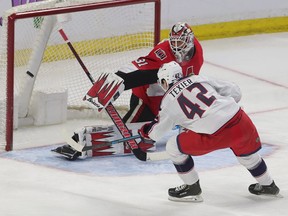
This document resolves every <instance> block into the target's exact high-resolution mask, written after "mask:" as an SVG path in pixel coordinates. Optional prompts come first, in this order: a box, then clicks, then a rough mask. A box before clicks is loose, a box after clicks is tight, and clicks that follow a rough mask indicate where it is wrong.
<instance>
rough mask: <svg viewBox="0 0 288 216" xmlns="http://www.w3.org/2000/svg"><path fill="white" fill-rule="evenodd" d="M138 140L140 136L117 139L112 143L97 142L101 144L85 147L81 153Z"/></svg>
mask: <svg viewBox="0 0 288 216" xmlns="http://www.w3.org/2000/svg"><path fill="white" fill-rule="evenodd" d="M138 138H141V136H140V135H135V136H131V137H129V138H121V139H117V140H112V141H103V142H102V141H101V140H100V141H98V142H101V143H100V144H97V145H92V146H85V147H84V148H83V149H82V151H88V150H93V149H99V148H102V147H108V146H111V145H115V144H118V143H122V142H127V141H128V140H131V139H138Z"/></svg>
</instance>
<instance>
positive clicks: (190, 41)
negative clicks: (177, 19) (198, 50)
mask: <svg viewBox="0 0 288 216" xmlns="http://www.w3.org/2000/svg"><path fill="white" fill-rule="evenodd" d="M169 44H170V47H171V50H172V52H173V54H174V55H175V57H176V59H177V62H178V63H181V62H183V61H189V60H190V59H191V58H192V56H193V53H194V33H193V31H192V29H191V27H190V26H189V25H188V24H187V23H177V24H175V25H174V26H173V27H172V29H171V32H170V34H169Z"/></svg>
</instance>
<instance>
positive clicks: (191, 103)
mask: <svg viewBox="0 0 288 216" xmlns="http://www.w3.org/2000/svg"><path fill="white" fill-rule="evenodd" d="M180 76H182V73H181V67H180V66H179V65H178V64H177V63H176V62H171V63H168V64H165V65H163V66H162V67H161V69H160V70H159V72H158V78H159V80H158V82H159V85H160V86H161V87H162V88H163V90H164V91H166V93H165V96H164V98H163V100H162V102H161V108H160V111H159V114H158V117H157V118H156V120H154V121H152V122H151V123H146V124H144V126H142V128H141V129H140V131H139V133H140V134H141V135H142V136H143V137H144V138H145V139H148V138H150V139H152V140H154V141H157V140H159V139H160V138H161V137H162V136H163V135H164V134H165V133H166V132H167V131H168V130H170V129H171V128H172V127H174V126H175V125H180V126H181V127H183V128H184V131H183V132H182V133H180V134H179V135H175V136H172V137H171V138H170V139H169V140H168V141H167V143H166V151H167V153H168V155H169V157H170V159H171V160H172V162H173V164H174V166H175V168H176V170H177V172H178V174H179V177H180V178H181V179H182V180H183V182H184V184H183V185H181V186H179V187H175V188H170V189H169V190H168V194H169V199H170V200H172V201H192V202H199V201H202V200H203V199H202V197H201V187H200V184H199V177H198V173H197V171H196V170H195V167H194V161H193V157H192V156H199V155H204V154H207V153H209V152H211V151H214V150H217V149H223V148H230V149H231V150H232V151H233V153H234V154H235V156H236V157H237V159H238V161H239V162H240V164H242V165H243V166H244V167H246V168H247V169H248V171H249V172H250V173H251V175H252V176H253V177H254V178H255V179H256V181H257V182H258V183H256V184H251V185H250V186H249V188H248V189H249V191H250V192H251V193H252V194H256V195H262V194H265V195H277V194H278V193H279V188H278V187H277V186H276V185H275V182H274V180H273V179H272V177H271V176H270V175H269V173H268V171H267V166H266V164H265V161H264V160H263V158H261V156H260V155H259V154H258V153H257V152H258V150H259V149H260V148H261V141H260V138H259V135H258V132H257V129H256V128H255V126H254V124H253V123H252V121H251V120H250V118H249V117H248V116H247V114H246V113H245V112H244V111H243V110H242V109H241V107H240V106H239V105H238V102H239V100H240V98H241V92H240V89H239V87H238V86H237V85H235V84H233V83H229V82H226V81H220V80H216V79H211V78H208V77H204V76H201V75H193V76H188V77H186V78H182V79H180V80H179V81H178V82H176V81H177V79H178V78H179V77H180Z"/></svg>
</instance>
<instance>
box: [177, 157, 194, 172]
mask: <svg viewBox="0 0 288 216" xmlns="http://www.w3.org/2000/svg"><path fill="white" fill-rule="evenodd" d="M174 166H175V168H176V170H177V172H178V173H186V172H188V171H190V170H192V169H193V168H194V160H193V158H192V157H191V156H190V155H189V156H188V158H187V160H186V161H185V162H184V163H183V164H180V165H178V164H174Z"/></svg>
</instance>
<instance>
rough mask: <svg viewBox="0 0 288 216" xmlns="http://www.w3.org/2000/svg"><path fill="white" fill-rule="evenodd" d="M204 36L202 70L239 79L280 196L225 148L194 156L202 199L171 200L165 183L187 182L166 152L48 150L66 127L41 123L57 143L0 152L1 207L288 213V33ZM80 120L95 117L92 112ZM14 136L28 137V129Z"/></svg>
mask: <svg viewBox="0 0 288 216" xmlns="http://www.w3.org/2000/svg"><path fill="white" fill-rule="evenodd" d="M200 42H201V41H200ZM201 44H202V46H203V51H204V59H205V63H204V65H203V67H202V72H201V73H202V74H205V75H209V76H213V77H217V78H221V79H224V80H230V81H233V82H236V83H237V84H238V85H239V86H240V88H241V90H242V100H241V101H240V104H241V106H242V107H243V108H244V110H245V111H246V112H247V113H248V114H249V116H250V117H251V119H252V120H253V122H254V124H255V125H256V127H257V129H258V132H259V134H260V137H261V140H262V143H263V148H262V150H261V155H262V156H263V158H264V159H265V161H266V164H267V166H268V170H269V172H270V174H271V175H272V177H273V178H274V180H275V182H276V184H277V185H278V186H279V188H280V194H281V195H282V196H283V197H282V198H279V197H277V198H275V197H268V196H266V197H265V196H264V197H260V196H255V195H252V194H250V193H249V192H248V186H249V185H250V184H252V183H255V180H254V179H253V178H252V176H251V175H250V173H249V172H248V171H247V170H246V169H245V168H244V167H242V166H241V165H240V164H238V162H237V161H236V159H235V157H234V155H233V153H232V151H230V150H229V149H226V150H220V151H215V152H213V153H210V154H208V155H205V156H199V157H194V160H195V168H196V169H197V170H198V171H199V177H200V184H201V187H202V197H203V199H204V202H202V203H180V202H171V201H169V200H168V194H167V190H168V188H169V187H175V186H179V185H181V184H182V182H181V180H180V178H179V177H178V175H177V174H176V171H175V169H174V167H173V165H172V163H171V162H170V161H169V160H163V161H153V162H151V161H150V162H141V161H138V160H137V159H136V158H134V157H133V156H132V155H129V156H110V157H101V158H92V159H87V160H77V161H74V162H70V161H67V160H64V159H62V158H60V157H57V156H55V155H54V154H52V153H51V151H50V150H51V149H52V148H54V147H55V146H57V145H59V143H57V141H55V139H53V137H57V136H58V134H57V133H59V131H61V130H63V128H61V126H59V125H56V126H50V127H51V130H49V133H46V136H43V133H40V131H41V130H43V128H41V127H39V137H38V138H37V140H39V143H40V144H41V143H42V142H43V141H44V140H45V142H47V141H48V143H51V144H53V143H54V145H53V146H51V145H48V146H47V145H44V146H42V147H38V148H28V149H24V150H16V151H12V152H1V153H0V203H1V204H0V215H1V216H26V215H27V216H34V215H35V216H51V215H55V216H66V215H67V216H98V215H99V216H105V215H109V216H110V215H111V216H114V215H121V216H122V215H123V216H130V215H131V216H138V215H139V216H141V215H143V216H144V215H145V216H148V215H151V216H152V215H153V216H154V215H155V216H159V215H163V216H176V215H177V216H181V215H183V216H186V215H194V216H200V215H201V216H214V215H215V216H218V215H221V216H231V215H233V216H243V215H245V216H270V215H276V216H286V215H287V214H288V206H286V205H287V203H288V133H287V132H288V126H287V125H288V120H287V119H288V57H287V56H288V33H274V34H263V35H254V36H245V37H235V38H228V39H217V40H210V41H202V42H201ZM135 58H136V57H135ZM99 123H101V124H109V123H110V121H108V120H102V121H101V122H100V121H99ZM83 124H85V125H89V124H90V125H93V124H95V122H93V121H92V120H90V121H89V120H87V121H86V122H85V123H83ZM65 127H69V128H70V129H73V128H75V127H78V128H79V127H81V125H79V123H77V122H75V121H71V122H68V123H67V124H66V125H65ZM27 130H29V129H27ZM34 134H37V131H35V133H34ZM40 134H41V135H40ZM54 135H55V136H54ZM17 136H23V139H25V137H24V136H25V130H23V132H22V134H21V133H20V134H17ZM18 138H19V137H18ZM40 144H39V146H40ZM16 145H17V143H16ZM164 145H165V144H164V142H163V143H160V144H159V147H158V149H160V150H161V149H164Z"/></svg>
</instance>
